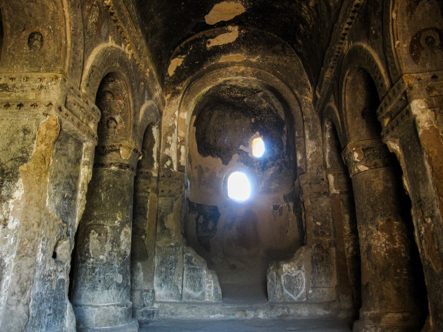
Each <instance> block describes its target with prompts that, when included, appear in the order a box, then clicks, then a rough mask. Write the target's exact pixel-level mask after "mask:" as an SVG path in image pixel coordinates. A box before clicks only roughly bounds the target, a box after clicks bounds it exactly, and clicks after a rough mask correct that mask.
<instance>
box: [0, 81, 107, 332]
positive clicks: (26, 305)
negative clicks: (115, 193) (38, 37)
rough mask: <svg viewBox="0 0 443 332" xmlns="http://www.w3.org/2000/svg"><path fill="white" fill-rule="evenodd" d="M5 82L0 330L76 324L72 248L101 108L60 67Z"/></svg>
mask: <svg viewBox="0 0 443 332" xmlns="http://www.w3.org/2000/svg"><path fill="white" fill-rule="evenodd" d="M0 82H2V89H1V90H2V91H1V92H0V105H1V111H0V123H1V126H0V331H75V319H74V313H73V310H72V306H71V304H70V302H69V299H68V290H69V271H70V268H71V251H72V248H73V247H74V234H75V230H76V228H77V224H78V220H79V218H80V216H81V213H82V211H83V208H84V199H85V193H86V188H87V183H88V181H89V178H90V176H89V175H90V172H91V169H92V166H91V163H90V160H91V159H92V158H93V156H94V146H95V145H96V144H97V137H96V135H95V128H96V126H97V123H98V119H99V117H100V113H99V111H98V109H97V108H96V107H95V106H94V105H93V103H90V102H89V101H88V100H87V99H85V98H84V96H82V95H81V93H80V91H79V90H78V89H77V88H76V87H75V86H74V85H73V84H72V83H71V82H70V81H68V80H67V79H66V78H65V77H64V76H63V75H60V74H54V73H17V74H1V75H0Z"/></svg>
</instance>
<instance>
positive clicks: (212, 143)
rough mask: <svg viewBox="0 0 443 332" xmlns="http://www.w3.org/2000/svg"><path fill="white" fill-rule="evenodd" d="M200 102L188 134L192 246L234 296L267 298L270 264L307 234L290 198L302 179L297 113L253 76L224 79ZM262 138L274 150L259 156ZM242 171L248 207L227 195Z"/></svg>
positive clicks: (188, 210) (225, 291) (188, 220)
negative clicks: (239, 290) (256, 144)
mask: <svg viewBox="0 0 443 332" xmlns="http://www.w3.org/2000/svg"><path fill="white" fill-rule="evenodd" d="M197 100H198V101H197V102H196V103H195V105H194V107H193V109H192V113H191V114H190V116H189V127H188V133H187V163H186V183H187V190H186V199H187V201H186V202H187V206H186V217H185V236H186V240H187V243H188V245H190V246H191V247H193V248H194V249H195V250H196V251H197V253H199V254H200V255H201V256H203V257H204V258H206V260H207V261H208V265H209V267H210V268H213V269H215V270H216V271H217V274H218V277H219V281H220V283H221V287H222V292H223V294H225V296H226V297H230V296H236V295H237V296H238V295H239V294H233V292H234V291H233V288H232V287H228V284H231V286H232V284H236V285H237V286H238V287H239V285H243V286H242V287H246V288H247V287H249V289H250V290H253V289H255V291H254V292H255V293H254V294H255V295H253V296H255V297H260V296H262V295H263V297H265V296H266V293H265V291H264V289H265V270H266V268H267V265H268V263H269V261H270V260H279V259H285V258H289V257H291V256H292V255H293V254H294V252H295V251H296V250H297V249H298V248H299V247H300V244H301V239H302V238H303V237H304V235H303V234H302V232H301V229H302V227H301V225H302V221H301V218H299V217H300V216H299V215H298V214H297V213H295V212H294V210H295V206H294V205H295V204H294V200H293V199H291V198H289V196H291V194H293V190H294V188H293V186H294V181H295V179H296V177H297V166H296V164H297V161H296V149H295V129H294V119H293V115H292V110H291V109H290V107H289V105H288V103H287V101H285V100H284V98H283V97H282V96H281V95H280V94H279V93H278V92H277V91H276V90H275V89H273V88H272V87H271V86H269V85H267V84H265V83H263V82H260V81H258V80H256V79H252V78H236V79H234V78H233V79H228V80H224V81H223V82H220V83H219V84H217V85H215V86H213V87H211V88H210V89H208V90H206V91H204V93H202V94H201V95H200V96H199V97H198V99H197ZM259 137H261V138H262V139H263V141H264V144H265V147H266V150H265V152H264V154H263V156H261V157H254V156H253V154H252V141H253V140H254V139H255V138H259ZM235 171H241V172H244V174H246V176H247V177H248V178H249V181H250V185H251V197H250V198H249V199H247V200H246V201H243V202H238V201H235V200H233V199H231V198H229V197H228V195H227V187H226V186H227V181H228V177H229V176H230V174H232V172H235ZM297 210H299V207H297ZM245 284H247V286H246V285H245ZM254 287H255V288H254ZM246 288H245V289H246ZM234 289H235V288H234ZM246 293H248V291H245V293H243V295H244V296H249V295H251V294H253V292H252V291H251V292H250V294H249V295H248V294H246Z"/></svg>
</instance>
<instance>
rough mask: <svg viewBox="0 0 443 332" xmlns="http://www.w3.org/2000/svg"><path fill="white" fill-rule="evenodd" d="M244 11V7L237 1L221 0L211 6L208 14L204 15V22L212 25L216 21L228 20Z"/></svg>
mask: <svg viewBox="0 0 443 332" xmlns="http://www.w3.org/2000/svg"><path fill="white" fill-rule="evenodd" d="M245 11H246V9H245V7H244V6H243V5H242V4H241V3H239V2H234V1H223V2H220V3H218V4H216V5H215V6H214V7H212V9H211V11H210V12H209V14H208V15H206V16H205V22H206V24H209V25H214V24H217V23H218V22H222V21H230V20H232V19H233V18H234V17H236V16H238V15H240V14H243V13H244V12H245Z"/></svg>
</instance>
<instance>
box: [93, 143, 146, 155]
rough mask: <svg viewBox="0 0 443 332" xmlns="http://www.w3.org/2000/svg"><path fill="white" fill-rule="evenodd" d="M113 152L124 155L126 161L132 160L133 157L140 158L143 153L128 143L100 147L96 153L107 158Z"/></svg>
mask: <svg viewBox="0 0 443 332" xmlns="http://www.w3.org/2000/svg"><path fill="white" fill-rule="evenodd" d="M112 152H118V153H120V154H122V157H123V158H124V159H130V158H131V157H132V155H133V154H134V155H136V156H137V157H138V156H140V154H141V151H140V150H138V149H137V148H136V147H134V146H133V145H132V144H130V143H128V142H120V143H110V144H102V145H98V146H97V148H96V153H97V154H98V155H100V156H106V155H108V154H110V153H112Z"/></svg>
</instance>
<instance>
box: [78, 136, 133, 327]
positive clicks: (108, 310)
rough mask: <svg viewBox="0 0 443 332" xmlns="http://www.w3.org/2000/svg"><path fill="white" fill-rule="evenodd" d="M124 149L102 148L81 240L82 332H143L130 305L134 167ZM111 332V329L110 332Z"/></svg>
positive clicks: (130, 152)
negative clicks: (139, 329)
mask: <svg viewBox="0 0 443 332" xmlns="http://www.w3.org/2000/svg"><path fill="white" fill-rule="evenodd" d="M137 157H138V154H137V153H135V151H134V150H132V149H131V147H130V146H129V144H128V145H124V144H113V145H104V146H98V147H97V149H96V155H95V165H94V170H93V175H92V179H91V182H90V184H89V189H88V193H87V204H86V209H85V212H84V217H83V220H82V221H81V222H80V225H79V230H78V238H77V253H76V262H75V270H74V280H73V294H72V302H73V305H74V311H75V314H76V319H77V330H78V331H100V330H103V328H109V327H112V331H138V322H137V321H136V320H133V318H132V303H131V301H130V292H131V285H130V280H131V277H130V275H131V274H130V259H131V257H130V252H131V232H132V230H131V229H132V203H133V187H134V174H135V171H134V165H135V164H136V160H137ZM106 330H107V329H106Z"/></svg>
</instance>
